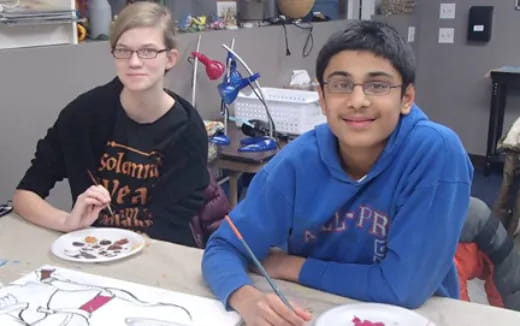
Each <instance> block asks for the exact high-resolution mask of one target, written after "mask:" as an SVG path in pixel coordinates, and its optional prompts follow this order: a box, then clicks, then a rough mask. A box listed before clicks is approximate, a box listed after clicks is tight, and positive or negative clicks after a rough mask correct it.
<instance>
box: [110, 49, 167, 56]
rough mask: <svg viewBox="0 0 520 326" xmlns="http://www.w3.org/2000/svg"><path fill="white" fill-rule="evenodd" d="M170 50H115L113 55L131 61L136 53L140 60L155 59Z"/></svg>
mask: <svg viewBox="0 0 520 326" xmlns="http://www.w3.org/2000/svg"><path fill="white" fill-rule="evenodd" d="M168 50H169V49H162V50H157V49H151V48H142V49H139V50H131V49H127V48H113V49H112V55H113V56H114V58H116V59H130V58H131V57H132V55H133V54H134V52H135V53H137V56H138V57H139V58H140V59H154V58H156V57H157V55H158V54H159V53H161V52H166V51H168Z"/></svg>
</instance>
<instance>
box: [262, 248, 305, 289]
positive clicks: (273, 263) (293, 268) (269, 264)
mask: <svg viewBox="0 0 520 326" xmlns="http://www.w3.org/2000/svg"><path fill="white" fill-rule="evenodd" d="M304 263H305V258H303V257H299V256H292V255H288V254H286V253H285V252H283V251H280V250H271V252H270V253H269V255H268V256H267V257H266V258H265V259H264V260H263V261H262V265H263V266H264V268H265V270H266V271H267V274H269V275H270V276H271V277H273V278H278V279H282V280H287V281H292V282H298V277H299V275H300V271H301V269H302V266H303V264H304Z"/></svg>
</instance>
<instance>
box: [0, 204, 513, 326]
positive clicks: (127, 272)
mask: <svg viewBox="0 0 520 326" xmlns="http://www.w3.org/2000/svg"><path fill="white" fill-rule="evenodd" d="M59 235H60V234H59V233H58V232H54V231H49V230H45V229H43V228H40V227H38V226H35V225H32V224H30V223H28V222H26V221H24V220H22V219H21V218H19V217H18V216H16V215H15V214H9V215H7V216H4V217H2V218H0V259H8V260H15V261H18V262H10V263H8V264H6V265H4V266H1V267H0V283H4V284H6V283H8V282H11V281H14V280H16V279H18V278H20V277H21V276H22V275H25V274H27V273H28V272H31V271H32V270H34V269H36V268H38V267H39V266H41V265H45V264H48V265H55V266H61V267H65V268H71V269H76V270H79V271H82V272H87V273H92V274H97V275H102V276H109V277H114V278H118V279H121V280H125V281H130V282H136V283H141V284H146V285H150V286H156V287H161V288H164V289H169V290H173V291H180V292H185V293H190V294H194V295H199V296H204V297H211V298H213V297H214V296H213V295H212V293H211V292H210V290H209V289H208V288H207V287H206V285H205V283H204V281H203V280H202V275H201V271H200V262H201V257H202V250H200V249H195V248H189V247H184V246H180V245H175V244H171V243H167V242H163V241H157V240H150V242H149V244H148V245H147V246H146V247H145V248H144V250H143V251H142V252H141V253H139V254H137V255H135V256H132V257H128V258H126V259H123V260H120V261H115V262H110V263H98V264H87V263H74V262H67V261H63V260H61V259H59V258H56V257H54V256H53V255H52V254H51V252H50V247H51V244H52V242H53V241H54V240H55V239H56V238H57V237H58V236H59ZM252 278H253V280H254V281H255V284H256V285H257V286H258V287H259V288H261V289H264V290H267V289H269V286H268V284H267V282H265V280H264V279H263V278H262V277H260V276H258V275H252ZM278 284H279V286H280V288H281V289H282V291H284V293H285V294H286V296H287V297H288V298H289V299H290V300H294V301H295V302H298V303H299V304H301V305H303V306H304V307H306V308H308V309H310V310H311V311H312V312H313V314H314V316H315V317H316V316H318V315H319V314H320V313H322V312H323V311H325V310H327V309H330V308H332V307H334V306H336V305H339V304H345V303H354V302H356V301H355V300H351V299H348V298H344V297H340V296H336V295H332V294H328V293H325V292H321V291H317V290H314V289H310V288H307V287H304V286H301V285H298V284H294V283H290V282H284V281H278ZM416 311H417V312H418V313H420V314H421V315H424V316H425V317H427V318H429V319H430V320H432V321H434V322H435V323H436V324H437V326H476V325H485V326H488V325H493V326H509V325H511V326H518V325H520V312H516V311H512V310H507V309H499V308H495V307H491V306H486V305H481V304H477V303H468V302H463V301H459V300H453V299H447V298H437V297H436V298H432V299H430V300H428V302H426V304H425V305H423V306H422V307H421V308H419V309H417V310H416Z"/></svg>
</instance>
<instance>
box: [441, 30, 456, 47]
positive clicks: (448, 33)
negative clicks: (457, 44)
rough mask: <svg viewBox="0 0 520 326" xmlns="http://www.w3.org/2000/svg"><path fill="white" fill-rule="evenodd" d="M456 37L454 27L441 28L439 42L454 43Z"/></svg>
mask: <svg viewBox="0 0 520 326" xmlns="http://www.w3.org/2000/svg"><path fill="white" fill-rule="evenodd" d="M454 38H455V29H454V28H451V27H450V28H444V27H442V28H439V43H453V41H454Z"/></svg>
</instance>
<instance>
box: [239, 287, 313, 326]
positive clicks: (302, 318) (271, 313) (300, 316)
mask: <svg viewBox="0 0 520 326" xmlns="http://www.w3.org/2000/svg"><path fill="white" fill-rule="evenodd" d="M229 304H230V305H231V306H232V307H233V308H234V309H235V310H236V311H237V312H238V313H239V314H240V315H241V316H242V318H243V319H244V322H245V324H246V325H248V326H264V325H265V326H271V325H272V326H303V325H304V324H305V322H306V321H309V320H311V318H312V315H311V314H310V313H309V312H308V311H306V310H305V309H303V308H301V307H299V306H297V305H295V304H294V303H292V302H291V305H292V306H293V307H294V309H295V311H292V310H290V309H289V308H288V307H287V306H286V305H285V304H284V303H283V302H282V300H280V298H279V297H278V296H277V295H276V294H274V293H263V292H261V291H260V290H258V289H256V288H254V287H252V286H250V285H246V286H243V287H241V288H240V289H238V290H236V291H235V292H234V293H233V294H232V295H231V296H230V298H229Z"/></svg>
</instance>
